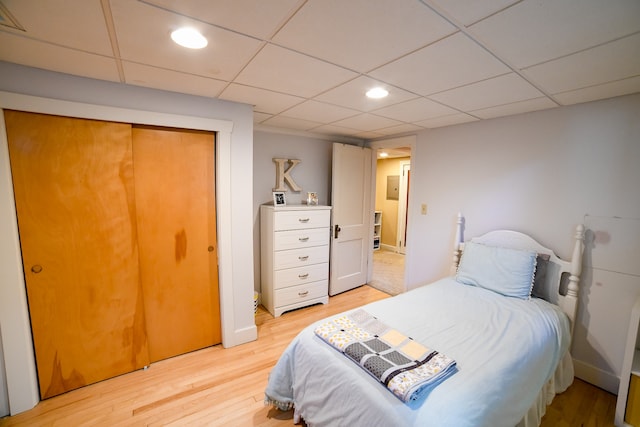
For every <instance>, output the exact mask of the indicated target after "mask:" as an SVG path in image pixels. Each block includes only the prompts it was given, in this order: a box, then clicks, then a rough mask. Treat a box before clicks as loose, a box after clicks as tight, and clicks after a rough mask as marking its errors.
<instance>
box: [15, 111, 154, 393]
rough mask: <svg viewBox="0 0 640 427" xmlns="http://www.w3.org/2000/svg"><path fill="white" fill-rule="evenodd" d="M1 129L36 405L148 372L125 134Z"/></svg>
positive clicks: (57, 124)
mask: <svg viewBox="0 0 640 427" xmlns="http://www.w3.org/2000/svg"><path fill="white" fill-rule="evenodd" d="M5 121H6V129H7V136H8V140H9V153H10V159H11V171H12V174H13V184H14V192H15V200H16V208H17V216H18V225H19V230H20V243H21V246H22V258H23V263H24V269H25V280H26V286H27V294H28V299H29V312H30V315H31V327H32V332H33V339H34V348H35V354H36V362H37V368H38V379H39V383H40V395H41V397H42V398H43V399H44V398H47V397H51V396H54V395H57V394H60V393H63V392H65V391H69V390H72V389H75V388H78V387H81V386H83V385H86V384H90V383H94V382H96V381H100V380H103V379H106V378H110V377H113V376H116V375H119V374H122V373H125V372H130V371H133V370H135V369H138V368H141V367H143V366H145V365H148V364H149V358H148V357H149V356H148V351H147V340H146V335H145V323H144V322H145V320H144V313H143V310H144V308H143V297H142V293H141V287H140V282H139V273H138V248H137V245H136V219H135V218H136V209H135V203H134V187H133V168H132V153H131V126H130V125H127V124H120V123H107V122H99V121H92V120H83V119H75V118H66V117H57V116H48V115H42V114H32V113H23V112H15V111H5Z"/></svg>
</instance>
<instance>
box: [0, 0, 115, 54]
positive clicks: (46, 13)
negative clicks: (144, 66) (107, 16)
mask: <svg viewBox="0 0 640 427" xmlns="http://www.w3.org/2000/svg"><path fill="white" fill-rule="evenodd" d="M2 4H4V6H5V7H6V8H7V9H8V10H9V12H10V13H11V14H12V15H13V17H14V18H16V20H17V21H18V22H19V23H20V24H21V25H22V26H23V27H24V29H25V32H22V31H15V32H14V33H15V34H22V35H26V36H28V37H33V38H36V39H39V40H44V41H48V42H50V43H52V44H56V45H59V46H66V47H71V48H74V49H81V50H84V51H86V52H92V53H98V54H100V55H107V56H113V49H112V48H111V42H110V40H109V33H108V32H107V27H106V25H105V20H104V15H103V13H102V7H101V6H100V2H99V1H85V0H47V1H25V0H3V1H2ZM4 28H6V27H4Z"/></svg>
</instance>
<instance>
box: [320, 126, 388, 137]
mask: <svg viewBox="0 0 640 427" xmlns="http://www.w3.org/2000/svg"><path fill="white" fill-rule="evenodd" d="M312 131H313V132H315V133H321V134H323V135H343V136H356V135H358V134H360V133H361V132H362V131H360V130H358V129H350V128H346V127H342V126H335V125H322V126H318V127H316V128H313V129H312ZM380 136H381V134H380Z"/></svg>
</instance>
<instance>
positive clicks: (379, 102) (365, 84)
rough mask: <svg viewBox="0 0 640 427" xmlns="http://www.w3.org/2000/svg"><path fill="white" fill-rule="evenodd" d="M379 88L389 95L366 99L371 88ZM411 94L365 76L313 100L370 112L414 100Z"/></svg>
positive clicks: (414, 96)
mask: <svg viewBox="0 0 640 427" xmlns="http://www.w3.org/2000/svg"><path fill="white" fill-rule="evenodd" d="M376 86H380V87H383V88H385V89H387V90H388V91H389V95H388V96H387V97H385V98H381V99H371V98H367V97H366V96H365V94H366V93H367V91H368V90H369V89H371V88H373V87H376ZM417 96H418V95H414V94H413V93H411V92H407V91H406V90H402V89H400V88H397V87H394V86H391V85H388V84H385V83H381V82H379V81H378V80H375V79H372V78H370V77H367V76H360V77H358V78H357V79H353V80H351V81H349V82H347V83H344V84H342V85H340V86H338V87H336V88H334V89H331V90H329V91H327V92H325V93H323V94H321V95H318V96H317V97H316V98H315V99H317V100H319V101H325V102H328V103H331V104H336V105H341V106H343V107H348V108H353V109H355V110H358V111H363V112H367V111H371V110H373V109H376V108H380V107H384V106H387V105H391V104H396V103H398V102H402V101H406V100H408V99H412V98H416V97H417Z"/></svg>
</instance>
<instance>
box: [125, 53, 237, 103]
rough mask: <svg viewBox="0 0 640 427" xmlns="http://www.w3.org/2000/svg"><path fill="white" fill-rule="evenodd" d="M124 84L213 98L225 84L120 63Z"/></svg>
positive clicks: (144, 66) (138, 65)
mask: <svg viewBox="0 0 640 427" xmlns="http://www.w3.org/2000/svg"><path fill="white" fill-rule="evenodd" d="M122 68H123V69H124V75H125V80H126V83H128V84H132V85H136V86H145V87H151V88H156V89H162V90H170V91H172V92H181V93H189V94H192V95H198V96H209V97H212V98H215V97H216V96H218V95H219V94H220V92H221V91H222V89H224V88H225V86H227V84H228V83H227V82H224V81H221V80H215V79H208V78H206V77H200V76H195V75H193V74H185V73H180V72H177V71H171V70H165V69H162V68H155V67H150V66H148V65H142V64H136V63H132V62H126V61H122Z"/></svg>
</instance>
